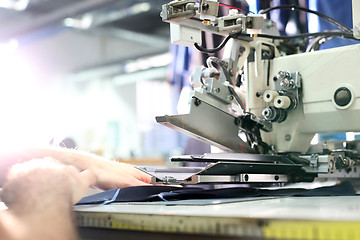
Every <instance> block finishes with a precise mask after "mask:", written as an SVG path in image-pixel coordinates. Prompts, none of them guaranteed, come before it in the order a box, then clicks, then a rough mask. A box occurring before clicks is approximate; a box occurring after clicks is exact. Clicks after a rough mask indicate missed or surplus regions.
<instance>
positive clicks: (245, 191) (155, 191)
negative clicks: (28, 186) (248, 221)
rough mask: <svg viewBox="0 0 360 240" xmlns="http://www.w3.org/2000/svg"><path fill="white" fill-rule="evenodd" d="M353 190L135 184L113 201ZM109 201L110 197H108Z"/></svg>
mask: <svg viewBox="0 0 360 240" xmlns="http://www.w3.org/2000/svg"><path fill="white" fill-rule="evenodd" d="M116 192H117V189H112V190H109V191H105V192H102V193H98V194H94V195H92V196H88V197H85V198H83V199H81V200H80V202H79V203H78V205H81V204H102V203H104V202H108V203H110V200H111V199H112V198H115V197H114V194H116ZM355 195H356V191H355V190H354V188H353V186H352V185H351V183H350V182H343V183H340V184H338V185H335V186H330V187H320V188H315V189H302V188H289V189H288V188H287V189H274V190H270V189H258V188H247V187H235V188H223V189H214V190H204V189H202V188H197V187H196V188H181V187H169V186H139V187H128V188H123V189H121V191H119V192H118V195H117V197H116V200H115V201H114V202H149V201H175V200H187V199H216V198H217V199H219V198H242V197H264V196H268V197H272V196H273V197H275V196H295V197H307V196H355ZM111 202H112V201H111Z"/></svg>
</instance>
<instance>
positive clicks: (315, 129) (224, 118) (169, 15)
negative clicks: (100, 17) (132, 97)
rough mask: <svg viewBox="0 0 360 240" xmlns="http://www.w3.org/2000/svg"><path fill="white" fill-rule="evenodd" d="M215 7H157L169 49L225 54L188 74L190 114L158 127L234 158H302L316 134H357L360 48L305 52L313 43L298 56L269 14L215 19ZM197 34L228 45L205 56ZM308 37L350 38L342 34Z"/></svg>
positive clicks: (160, 119) (188, 4)
mask: <svg viewBox="0 0 360 240" xmlns="http://www.w3.org/2000/svg"><path fill="white" fill-rule="evenodd" d="M218 7H219V3H218V2H217V1H210V0H208V1H200V2H199V3H196V2H195V1H191V0H185V1H173V2H170V3H169V4H165V5H164V6H163V9H162V14H161V15H162V18H163V20H164V21H166V22H170V23H171V36H172V41H173V42H174V43H180V44H183V45H187V46H190V45H194V46H195V47H196V48H197V49H198V50H200V51H203V52H216V51H219V50H220V49H221V48H222V47H223V46H224V45H225V44H226V47H225V48H226V49H225V52H224V55H223V59H218V58H215V57H209V58H208V60H207V67H199V68H197V69H196V70H195V72H194V74H193V75H192V79H191V83H192V85H193V87H194V93H193V95H192V99H191V110H190V113H189V114H186V115H178V116H163V117H158V118H157V120H158V122H160V123H162V124H165V125H168V126H170V127H172V128H176V129H178V130H180V131H182V132H185V133H188V134H189V135H191V136H194V137H197V138H199V139H201V140H203V141H205V142H208V143H210V144H213V145H216V146H218V147H220V148H222V149H224V150H226V151H233V152H241V151H247V152H259V153H269V152H302V153H304V152H306V150H307V149H308V146H309V144H310V141H311V139H312V138H313V136H314V134H315V133H323V132H347V131H359V130H360V125H359V124H357V122H356V121H355V119H356V118H358V117H360V105H359V103H357V101H359V94H360V93H358V92H356V90H357V89H360V81H358V80H359V76H360V74H359V70H358V67H357V63H359V62H360V54H359V53H360V45H352V46H349V47H343V48H336V49H331V50H326V51H311V50H312V49H313V47H314V46H315V45H316V43H318V41H319V39H318V38H315V39H314V40H312V42H310V43H309V46H308V49H307V50H306V51H305V52H301V51H300V47H299V46H297V45H296V43H294V42H290V41H288V40H289V39H290V38H291V37H286V36H279V33H278V31H277V29H276V24H275V23H274V22H272V21H271V20H268V19H266V13H267V10H265V11H263V12H262V14H248V15H244V14H239V13H233V12H232V13H231V14H230V15H228V16H223V17H217V11H218ZM201 31H210V32H212V33H214V34H220V35H223V36H226V38H225V40H224V43H223V44H221V45H220V46H219V47H218V48H217V49H210V50H209V49H204V48H202V47H201V41H200V40H201ZM354 35H356V34H355V32H354ZM306 36H320V37H319V38H321V37H322V38H327V37H333V36H342V37H345V38H354V36H353V32H352V31H351V30H350V29H348V28H346V27H344V29H341V31H336V32H328V33H324V32H323V33H314V34H308V35H306ZM294 38H295V37H294ZM298 38H299V37H298ZM289 46H291V47H289ZM214 66H217V67H218V69H219V70H218V69H217V68H215V67H214ZM239 79H240V81H241V85H240V87H238V86H237V85H239V84H237V83H238V81H239ZM214 128H216V130H214Z"/></svg>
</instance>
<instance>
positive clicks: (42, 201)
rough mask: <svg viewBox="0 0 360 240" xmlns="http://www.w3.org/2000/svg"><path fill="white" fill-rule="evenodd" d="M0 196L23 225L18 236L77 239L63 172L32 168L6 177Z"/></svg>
mask: <svg viewBox="0 0 360 240" xmlns="http://www.w3.org/2000/svg"><path fill="white" fill-rule="evenodd" d="M1 197H2V200H3V201H4V202H5V204H6V205H7V206H8V208H9V209H8V214H9V215H10V216H11V217H12V218H13V219H14V221H17V223H18V225H20V226H22V227H23V236H21V237H20V238H19V239H39V240H42V239H44V240H45V239H55V240H56V239H59V240H60V239H77V232H76V229H75V224H74V218H73V213H72V193H71V186H70V184H69V180H68V178H67V176H66V175H62V174H58V173H57V172H56V171H53V170H52V169H47V170H46V171H44V170H41V169H40V170H39V171H37V170H32V172H31V173H26V174H24V175H20V176H17V177H16V178H14V179H12V180H10V181H8V182H7V183H6V184H5V185H4V187H3V190H2V193H1ZM15 239H16V238H15Z"/></svg>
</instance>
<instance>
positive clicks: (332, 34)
mask: <svg viewBox="0 0 360 240" xmlns="http://www.w3.org/2000/svg"><path fill="white" fill-rule="evenodd" d="M239 36H241V37H251V35H249V34H245V33H241V32H238V33H234V34H232V35H229V36H227V37H226V38H225V39H224V41H223V42H222V43H221V44H220V45H219V46H217V47H216V48H213V49H207V48H204V47H202V46H199V45H198V44H197V43H195V44H194V46H195V48H196V49H197V50H199V51H200V52H204V53H216V52H218V51H220V50H221V49H222V48H224V46H225V45H226V43H227V42H228V41H229V40H230V39H231V38H237V37H239ZM319 36H321V37H343V38H347V39H351V40H355V41H360V39H356V38H355V37H354V36H353V35H352V34H351V33H348V32H342V31H325V32H316V33H301V34H297V35H292V36H275V35H268V34H257V35H256V37H263V38H270V39H280V40H289V39H296V38H308V37H319Z"/></svg>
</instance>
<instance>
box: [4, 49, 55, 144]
mask: <svg viewBox="0 0 360 240" xmlns="http://www.w3.org/2000/svg"><path fill="white" fill-rule="evenodd" d="M4 46H5V45H2V48H0V49H2V50H1V51H0V148H11V149H13V148H17V147H19V148H22V147H26V146H29V145H43V144H45V143H47V142H48V141H49V140H50V139H51V136H52V135H53V134H54V133H53V120H54V115H55V114H54V112H53V107H52V106H51V105H52V103H53V101H52V98H54V95H53V94H52V93H50V92H47V91H46V90H45V88H44V87H42V86H41V85H40V82H39V81H38V78H37V75H38V74H37V72H36V68H35V66H32V65H31V64H30V61H29V60H28V59H26V58H25V56H21V55H20V54H19V53H18V52H12V51H8V50H9V49H6V48H4Z"/></svg>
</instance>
